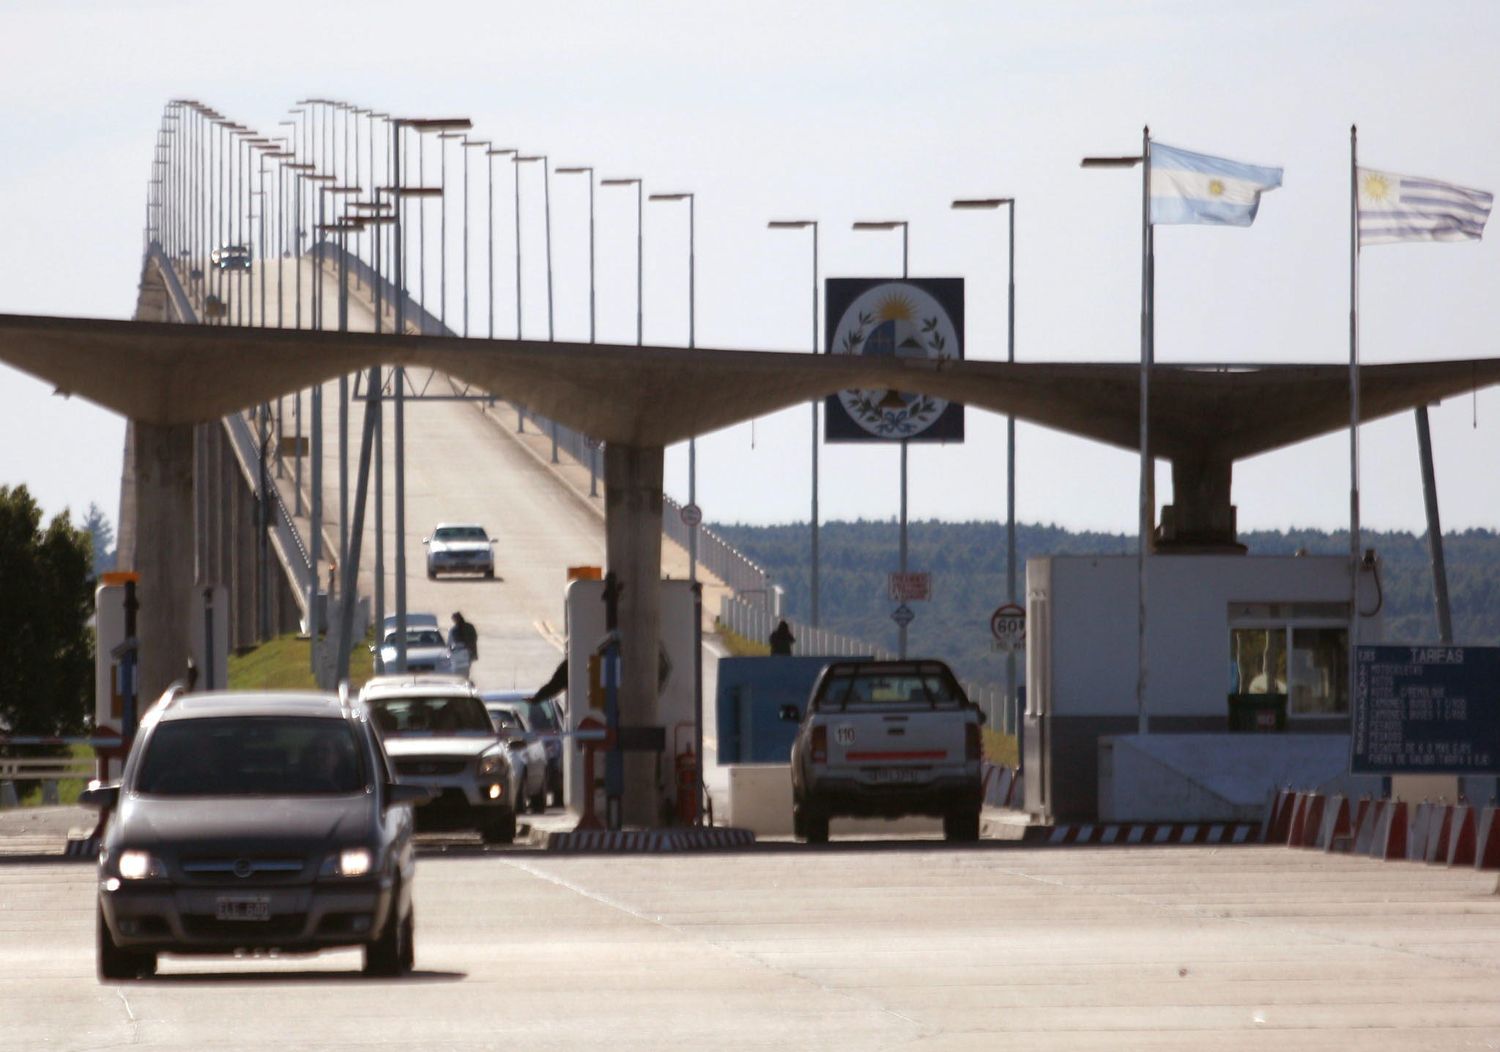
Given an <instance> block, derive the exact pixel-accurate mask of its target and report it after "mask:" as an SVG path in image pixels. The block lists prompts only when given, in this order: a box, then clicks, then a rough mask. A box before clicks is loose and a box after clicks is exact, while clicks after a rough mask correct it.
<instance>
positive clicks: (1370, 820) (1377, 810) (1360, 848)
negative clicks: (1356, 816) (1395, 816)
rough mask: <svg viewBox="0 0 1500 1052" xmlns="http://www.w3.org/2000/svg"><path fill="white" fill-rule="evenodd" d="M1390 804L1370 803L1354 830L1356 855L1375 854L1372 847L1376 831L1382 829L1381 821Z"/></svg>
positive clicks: (1381, 802) (1387, 801)
mask: <svg viewBox="0 0 1500 1052" xmlns="http://www.w3.org/2000/svg"><path fill="white" fill-rule="evenodd" d="M1390 804H1391V802H1390V801H1389V800H1371V801H1370V806H1369V807H1368V808H1366V809H1365V812H1364V818H1363V820H1362V821H1361V822H1360V824H1359V825H1358V826H1357V827H1356V828H1355V830H1354V853H1355V854H1356V855H1369V854H1373V852H1372V851H1371V850H1370V846H1371V845H1372V844H1373V843H1374V842H1375V831H1376V830H1378V829H1379V828H1380V821H1381V819H1382V818H1384V817H1385V811H1386V808H1388V807H1389V806H1390Z"/></svg>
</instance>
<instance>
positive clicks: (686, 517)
mask: <svg viewBox="0 0 1500 1052" xmlns="http://www.w3.org/2000/svg"><path fill="white" fill-rule="evenodd" d="M680 514H681V515H682V521H683V523H685V524H686V525H688V526H696V525H698V524H699V523H700V522H702V521H703V509H702V508H700V507H698V505H696V504H684V505H683V506H682V511H681V513H680Z"/></svg>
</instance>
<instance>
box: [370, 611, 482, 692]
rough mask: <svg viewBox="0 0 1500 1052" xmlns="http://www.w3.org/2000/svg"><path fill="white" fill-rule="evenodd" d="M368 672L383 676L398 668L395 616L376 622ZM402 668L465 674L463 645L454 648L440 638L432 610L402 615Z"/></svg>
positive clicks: (465, 660)
mask: <svg viewBox="0 0 1500 1052" xmlns="http://www.w3.org/2000/svg"><path fill="white" fill-rule="evenodd" d="M370 654H371V666H372V672H373V673H374V674H375V675H377V676H384V675H388V674H392V673H397V672H398V671H399V668H398V664H397V661H396V619H395V618H394V617H388V618H386V619H385V620H384V621H383V622H381V625H380V642H379V643H378V644H376V645H375V646H372V647H370ZM406 671H407V672H408V673H427V672H435V673H437V674H439V675H457V676H466V675H468V673H469V651H468V648H467V647H458V648H457V649H454V648H453V647H450V646H449V645H448V641H447V640H446V639H444V638H443V631H442V629H441V628H439V627H438V619H437V615H436V614H413V613H409V614H407V615H406Z"/></svg>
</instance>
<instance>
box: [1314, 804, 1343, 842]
mask: <svg viewBox="0 0 1500 1052" xmlns="http://www.w3.org/2000/svg"><path fill="white" fill-rule="evenodd" d="M1349 838H1350V824H1349V798H1348V797H1346V796H1335V797H1332V798H1331V799H1330V800H1329V801H1328V806H1327V807H1326V808H1324V811H1323V821H1322V823H1321V824H1320V825H1319V826H1318V839H1317V842H1316V843H1315V844H1314V845H1313V846H1314V847H1318V848H1321V849H1322V850H1324V851H1347V850H1349V848H1348V842H1349ZM1340 845H1342V846H1340Z"/></svg>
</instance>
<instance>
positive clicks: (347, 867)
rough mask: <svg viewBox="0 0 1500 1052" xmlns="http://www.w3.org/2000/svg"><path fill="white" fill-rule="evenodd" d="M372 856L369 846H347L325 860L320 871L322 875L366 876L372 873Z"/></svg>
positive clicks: (319, 873)
mask: <svg viewBox="0 0 1500 1052" xmlns="http://www.w3.org/2000/svg"><path fill="white" fill-rule="evenodd" d="M370 864H371V857H370V851H369V849H368V848H363V847H346V848H344V849H343V850H342V851H339V852H336V853H334V854H332V855H329V856H328V857H327V858H326V859H324V860H323V867H322V868H321V869H320V870H319V871H318V875H319V876H322V877H365V876H369V874H370Z"/></svg>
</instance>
